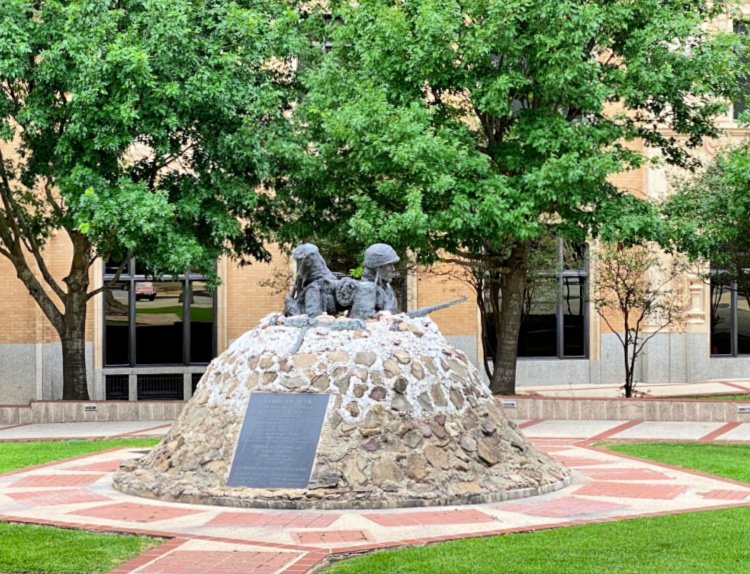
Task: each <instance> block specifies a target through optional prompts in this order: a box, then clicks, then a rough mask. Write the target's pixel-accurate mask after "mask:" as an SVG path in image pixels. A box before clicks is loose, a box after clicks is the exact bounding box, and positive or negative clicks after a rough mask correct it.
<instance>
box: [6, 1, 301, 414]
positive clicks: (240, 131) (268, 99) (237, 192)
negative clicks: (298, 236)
mask: <svg viewBox="0 0 750 574" xmlns="http://www.w3.org/2000/svg"><path fill="white" fill-rule="evenodd" d="M296 21H297V13H296V12H295V11H293V10H290V9H289V6H288V3H287V2H284V1H282V0H273V1H271V0H269V1H264V0H260V1H257V2H245V1H231V0H212V1H209V2H193V1H190V0H149V1H143V0H117V1H114V0H35V1H31V0H3V1H2V2H0V152H2V153H1V154H0V255H2V256H4V257H6V258H7V259H8V260H9V261H10V262H11V264H12V265H13V267H14V269H15V271H16V274H17V275H18V277H19V279H20V280H21V281H22V282H23V284H24V285H25V286H26V288H27V289H28V291H29V293H30V294H31V296H32V298H33V299H34V301H35V302H36V303H37V304H38V305H39V307H40V308H41V309H42V311H43V313H44V315H45V316H46V317H47V319H48V320H49V321H50V323H51V324H52V326H53V327H54V328H55V330H56V331H57V333H58V335H59V337H60V340H61V343H62V359H63V398H64V399H87V398H88V391H87V385H86V380H87V377H86V362H85V354H84V349H85V345H84V332H85V324H86V307H87V302H88V301H89V300H90V299H91V298H92V297H94V296H95V295H97V294H98V293H99V292H100V290H98V289H90V285H89V282H90V268H91V266H92V264H93V263H94V261H95V260H96V259H97V257H101V258H105V259H106V258H109V257H112V258H113V259H118V260H122V261H123V265H122V266H121V269H122V268H124V266H125V264H126V263H127V261H128V260H129V259H130V258H131V257H132V255H133V254H134V253H136V254H137V255H138V257H139V259H140V261H141V262H142V263H144V264H145V265H146V266H147V267H148V268H150V269H153V270H157V271H158V272H163V273H170V272H171V273H175V272H183V271H184V270H185V269H187V268H190V269H193V270H195V271H199V272H200V271H202V272H204V273H207V274H211V273H212V271H213V267H214V264H215V261H216V258H217V257H219V256H220V255H221V254H224V253H233V254H250V255H252V256H254V257H255V258H266V257H267V255H268V254H267V252H266V250H265V249H264V248H263V243H262V240H263V234H262V233H260V225H259V222H258V219H257V218H256V216H255V214H256V210H257V209H258V206H259V204H261V203H262V202H263V200H264V196H262V195H260V194H256V193H255V192H254V190H255V189H257V187H258V186H259V184H260V183H262V181H263V178H264V176H265V175H267V172H268V165H269V163H270V162H269V155H270V154H269V149H271V147H272V143H271V142H272V141H273V140H274V138H275V137H276V136H277V135H279V134H280V133H281V132H283V130H284V129H285V126H286V125H287V123H288V122H287V121H286V119H285V117H284V113H285V112H286V111H287V110H288V108H289V102H290V101H291V100H292V99H294V98H295V97H296V96H295V93H294V88H295V84H294V83H293V81H292V80H293V78H291V77H290V75H289V70H290V64H291V55H290V54H291V53H292V52H293V46H294V38H295V34H294V30H295V28H294V26H295V25H296ZM56 230H59V231H61V234H60V236H61V237H65V236H67V238H68V239H69V241H70V244H71V246H72V256H71V258H70V262H69V271H68V273H67V275H66V276H65V277H64V278H63V279H62V281H60V280H59V278H57V277H54V276H53V274H52V273H51V272H50V271H49V269H48V267H47V262H46V261H45V258H44V249H45V245H46V242H47V240H48V239H49V237H50V236H51V234H52V232H54V231H56Z"/></svg>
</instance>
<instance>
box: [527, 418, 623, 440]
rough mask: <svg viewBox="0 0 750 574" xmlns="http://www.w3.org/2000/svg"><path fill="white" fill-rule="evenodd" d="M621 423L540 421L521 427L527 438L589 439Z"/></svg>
mask: <svg viewBox="0 0 750 574" xmlns="http://www.w3.org/2000/svg"><path fill="white" fill-rule="evenodd" d="M622 422H623V421H576V424H575V425H572V424H570V423H571V421H564V420H562V421H557V420H554V421H550V420H546V421H541V422H537V423H535V424H533V425H530V426H524V427H523V429H522V430H523V434H524V435H526V436H527V437H529V438H541V437H545V438H553V437H566V438H567V437H570V438H581V439H583V438H589V437H592V436H595V435H598V434H601V433H603V432H606V431H608V430H611V429H613V428H615V427H617V426H619V425H621V424H622Z"/></svg>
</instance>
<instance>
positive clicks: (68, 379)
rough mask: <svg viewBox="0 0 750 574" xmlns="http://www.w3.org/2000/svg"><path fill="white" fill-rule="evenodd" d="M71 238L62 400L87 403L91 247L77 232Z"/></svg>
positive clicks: (62, 336) (64, 334) (63, 350)
mask: <svg viewBox="0 0 750 574" xmlns="http://www.w3.org/2000/svg"><path fill="white" fill-rule="evenodd" d="M70 238H71V240H72V241H73V259H72V261H71V264H70V273H69V274H68V276H67V277H66V278H65V279H64V281H65V284H66V285H67V286H68V292H67V294H66V297H65V315H64V317H63V326H62V329H61V330H58V334H59V335H60V342H61V344H62V354H63V400H75V401H87V400H89V391H88V386H87V384H86V338H85V337H86V303H87V301H88V297H87V293H88V287H89V261H90V257H91V247H90V244H89V242H88V239H86V236H84V235H82V234H80V233H78V232H77V231H73V232H70Z"/></svg>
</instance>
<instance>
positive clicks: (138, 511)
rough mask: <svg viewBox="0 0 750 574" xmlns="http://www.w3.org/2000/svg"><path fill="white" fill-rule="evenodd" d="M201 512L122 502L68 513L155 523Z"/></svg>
mask: <svg viewBox="0 0 750 574" xmlns="http://www.w3.org/2000/svg"><path fill="white" fill-rule="evenodd" d="M201 512H203V511H202V510H189V509H187V508H173V507H171V506H156V505H153V504H137V503H131V502H122V503H118V504H107V505H106V506H97V507H96V508H89V509H86V510H77V511H75V512H68V514H77V515H79V516H93V517H95V518H106V519H107V520H124V521H126V522H157V521H159V520H169V519H171V518H179V517H181V516H188V515H190V514H200V513H201Z"/></svg>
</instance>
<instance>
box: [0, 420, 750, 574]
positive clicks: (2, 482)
mask: <svg viewBox="0 0 750 574" xmlns="http://www.w3.org/2000/svg"><path fill="white" fill-rule="evenodd" d="M518 423H519V426H520V427H521V428H522V429H523V432H524V433H525V434H526V435H527V436H528V437H529V438H530V439H531V440H532V442H533V443H534V444H535V445H536V446H537V447H539V448H540V449H542V450H544V451H546V452H548V453H550V455H551V456H553V457H555V458H556V459H558V460H560V461H561V462H563V463H565V464H566V465H567V466H568V467H569V468H571V469H572V470H573V475H572V483H571V485H570V486H568V487H567V488H564V489H562V490H560V491H558V492H555V493H551V494H546V495H543V496H537V497H532V498H525V499H520V500H510V501H506V502H502V503H493V504H482V505H470V506H450V507H432V508H423V509H398V510H343V511H282V510H278V511H276V510H256V509H239V508H223V507H210V506H198V505H189V504H175V503H166V502H160V501H156V500H149V499H143V498H137V497H133V496H128V495H125V494H122V493H120V492H118V491H116V490H114V489H113V488H112V486H111V474H112V473H113V472H114V471H115V469H116V468H117V466H118V465H119V463H120V462H121V461H122V460H125V459H128V458H132V457H135V456H138V450H142V449H137V448H136V449H132V448H131V449H119V450H113V451H108V452H103V453H98V454H92V455H86V456H83V457H79V458H78V459H75V460H67V461H63V462H57V463H52V464H49V465H45V466H42V467H36V468H33V469H27V470H24V471H19V472H15V473H10V474H5V475H0V520H3V521H15V522H29V523H35V524H51V525H61V526H71V527H75V528H87V529H94V530H99V531H108V532H131V533H139V534H146V535H154V536H163V537H165V538H167V539H168V541H167V542H165V543H164V544H162V545H161V546H159V547H157V548H155V549H153V550H151V551H150V552H147V553H146V554H144V555H142V556H140V557H137V558H135V559H133V560H131V561H130V562H128V563H126V564H124V565H122V566H121V567H119V568H118V569H116V570H115V571H114V572H116V573H123V574H124V573H126V572H128V573H136V572H137V573H139V574H147V573H150V574H155V573H180V572H196V571H201V570H203V571H217V570H221V571H222V572H224V573H226V574H234V573H237V574H239V573H241V572H242V573H248V572H254V573H261V572H262V573H266V574H271V573H286V574H299V573H302V572H308V571H310V570H311V569H314V568H315V567H316V565H319V564H321V563H323V562H324V561H326V560H327V559H328V558H329V557H330V556H333V555H336V554H349V553H356V552H364V551H368V550H373V549H377V548H393V547H399V546H406V545H415V544H424V543H428V542H437V541H442V540H451V539H457V538H466V537H472V536H487V535H491V534H501V533H508V532H514V531H528V530H535V529H542V528H552V527H559V526H564V525H571V524H582V523H586V522H599V521H603V520H619V519H624V518H633V517H637V516H650V515H658V514H665V513H678V512H686V511H691V510H701V509H709V508H723V507H730V506H746V505H748V504H750V484H740V483H737V482H733V481H730V480H724V479H719V478H714V477H709V476H706V475H703V474H701V473H698V472H687V471H684V470H680V469H676V468H673V467H670V466H667V465H661V464H655V463H646V462H643V461H640V460H636V459H632V458H629V457H626V456H622V455H618V454H614V453H610V452H605V451H601V450H598V449H596V448H595V447H593V446H592V443H593V442H595V441H598V440H602V439H618V440H621V439H625V440H643V439H672V440H690V441H704V442H709V441H710V442H722V441H732V442H734V441H739V442H750V424H740V423H728V424H725V423H667V422H659V423H657V422H650V421H628V422H623V421H543V420H532V421H518ZM166 424H167V423H164V425H166ZM81 425H88V426H85V427H84V426H81ZM123 425H125V426H123ZM96 427H98V428H93V427H92V426H91V424H90V423H67V424H60V425H28V426H25V427H22V426H17V427H14V428H4V429H0V440H7V439H13V440H19V439H20V438H24V437H26V438H34V439H39V438H48V439H49V438H53V437H54V438H61V437H63V436H68V437H80V436H123V435H127V436H136V435H146V434H148V435H158V434H161V433H164V432H166V430H167V426H160V425H158V424H155V423H154V422H151V423H98V424H97V425H96Z"/></svg>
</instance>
